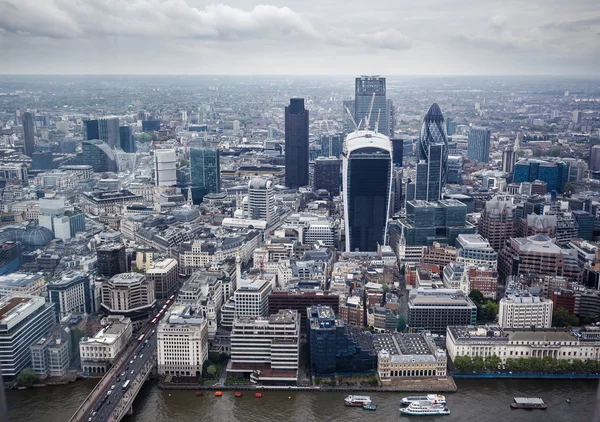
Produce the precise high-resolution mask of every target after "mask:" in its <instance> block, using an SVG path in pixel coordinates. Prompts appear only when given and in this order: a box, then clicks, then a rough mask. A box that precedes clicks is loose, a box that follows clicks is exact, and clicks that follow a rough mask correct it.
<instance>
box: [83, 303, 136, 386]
mask: <svg viewBox="0 0 600 422" xmlns="http://www.w3.org/2000/svg"><path fill="white" fill-rule="evenodd" d="M101 324H102V327H103V328H102V329H101V330H100V331H99V332H98V333H96V334H95V335H94V336H93V337H83V338H82V339H81V340H80V341H79V356H80V358H81V370H82V371H83V372H85V373H88V374H103V373H105V372H106V371H107V370H108V369H109V368H110V367H111V366H112V364H113V363H114V361H115V359H116V358H117V356H118V355H119V353H121V351H122V350H123V349H124V348H125V347H127V343H129V340H131V337H132V332H133V331H132V324H131V320H130V319H129V318H126V317H124V316H122V315H111V316H108V317H106V318H103V319H102V320H101Z"/></svg>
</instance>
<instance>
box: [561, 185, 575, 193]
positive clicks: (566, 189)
mask: <svg viewBox="0 0 600 422" xmlns="http://www.w3.org/2000/svg"><path fill="white" fill-rule="evenodd" d="M563 190H564V192H565V193H572V192H574V191H575V185H574V184H573V183H571V182H567V183H565V187H564V188H563Z"/></svg>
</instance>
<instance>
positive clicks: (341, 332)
mask: <svg viewBox="0 0 600 422" xmlns="http://www.w3.org/2000/svg"><path fill="white" fill-rule="evenodd" d="M306 313H307V323H308V336H307V339H308V348H309V361H310V372H311V373H312V374H313V375H333V374H336V373H343V372H351V373H355V374H356V373H372V372H373V371H374V370H375V368H376V366H377V355H376V353H375V350H374V349H373V348H372V344H371V343H370V342H369V339H368V338H367V336H366V335H365V334H364V333H363V331H362V330H361V329H353V328H351V327H348V326H347V325H346V324H345V323H344V321H342V320H341V319H337V318H336V316H335V314H334V313H333V310H332V309H331V308H330V307H329V306H322V305H317V306H312V307H310V308H307V309H306Z"/></svg>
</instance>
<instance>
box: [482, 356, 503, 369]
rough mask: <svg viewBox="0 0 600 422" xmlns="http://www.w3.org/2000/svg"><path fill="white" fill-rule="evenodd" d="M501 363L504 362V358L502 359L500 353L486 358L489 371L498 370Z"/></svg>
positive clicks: (486, 366) (486, 367)
mask: <svg viewBox="0 0 600 422" xmlns="http://www.w3.org/2000/svg"><path fill="white" fill-rule="evenodd" d="M500 364H502V359H500V357H499V356H498V355H492V356H488V357H486V358H485V369H487V370H488V371H496V370H497V369H498V365H500Z"/></svg>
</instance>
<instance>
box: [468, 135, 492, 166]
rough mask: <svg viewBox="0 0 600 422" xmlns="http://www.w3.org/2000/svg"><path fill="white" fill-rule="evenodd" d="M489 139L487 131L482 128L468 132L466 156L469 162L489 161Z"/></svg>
mask: <svg viewBox="0 0 600 422" xmlns="http://www.w3.org/2000/svg"><path fill="white" fill-rule="evenodd" d="M490 137H491V132H490V130H489V129H486V128H483V127H472V128H471V130H470V131H469V143H468V149H467V156H468V157H469V159H471V160H477V161H479V162H480V163H488V162H489V161H490Z"/></svg>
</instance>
